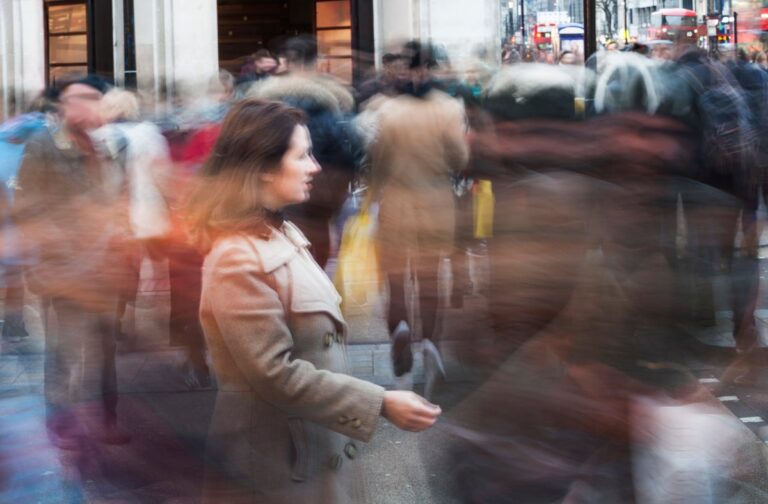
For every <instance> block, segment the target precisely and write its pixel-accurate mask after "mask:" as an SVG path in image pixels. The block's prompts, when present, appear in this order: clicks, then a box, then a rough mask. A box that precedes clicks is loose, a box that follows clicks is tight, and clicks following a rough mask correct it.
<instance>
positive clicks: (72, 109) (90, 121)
mask: <svg viewBox="0 0 768 504" xmlns="http://www.w3.org/2000/svg"><path fill="white" fill-rule="evenodd" d="M108 88H109V86H108V84H107V83H106V82H105V81H104V80H103V79H101V78H99V77H96V76H88V77H84V78H81V79H78V80H74V81H70V82H66V83H64V84H63V85H62V86H61V87H60V88H59V115H60V116H61V119H62V121H63V122H64V124H65V125H66V126H67V127H68V128H69V129H71V130H79V131H88V130H92V129H96V128H98V127H99V126H101V124H102V115H101V100H102V98H103V97H104V93H106V92H107V89H108Z"/></svg>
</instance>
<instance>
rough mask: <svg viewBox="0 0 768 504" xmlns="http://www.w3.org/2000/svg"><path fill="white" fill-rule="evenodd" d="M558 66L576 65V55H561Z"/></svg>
mask: <svg viewBox="0 0 768 504" xmlns="http://www.w3.org/2000/svg"><path fill="white" fill-rule="evenodd" d="M560 64H561V65H575V64H576V55H575V54H573V53H566V54H563V55H562V56H561V57H560Z"/></svg>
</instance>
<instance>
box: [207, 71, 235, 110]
mask: <svg viewBox="0 0 768 504" xmlns="http://www.w3.org/2000/svg"><path fill="white" fill-rule="evenodd" d="M234 92H235V76H234V75H232V74H231V73H230V72H228V71H227V70H224V69H220V70H219V73H218V74H217V75H215V76H213V77H211V78H210V80H209V81H208V94H209V95H210V96H212V97H213V98H215V99H217V100H218V101H222V102H225V101H227V100H229V99H230V98H232V95H233V94H234Z"/></svg>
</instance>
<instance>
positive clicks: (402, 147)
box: [369, 90, 469, 273]
mask: <svg viewBox="0 0 768 504" xmlns="http://www.w3.org/2000/svg"><path fill="white" fill-rule="evenodd" d="M371 106H372V107H373V109H374V110H373V111H372V112H371V113H372V114H373V116H374V117H373V126H372V129H373V133H372V136H373V140H372V143H371V145H370V148H369V161H370V165H371V167H370V168H371V173H370V179H371V180H370V182H371V190H372V191H373V192H374V194H375V196H376V198H377V199H378V200H379V202H380V206H379V230H378V239H379V253H380V259H381V267H382V269H383V270H384V271H386V272H388V273H395V272H398V271H400V270H402V269H403V268H404V266H405V264H406V262H407V258H408V257H410V258H411V259H412V260H413V259H416V258H418V257H435V256H439V255H440V254H443V253H450V252H451V249H452V247H453V240H454V233H455V226H456V215H455V213H456V208H455V202H454V193H453V187H452V182H451V176H452V175H454V174H456V173H458V172H460V171H461V170H463V169H464V168H465V167H466V164H467V160H468V158H469V147H468V143H467V140H466V131H467V125H466V118H465V114H464V107H463V105H462V104H461V102H459V101H458V100H455V99H453V98H451V97H450V96H449V95H447V94H445V93H443V92H441V91H437V90H433V91H430V92H429V94H428V95H427V96H426V97H424V98H422V99H419V98H414V97H412V96H408V95H402V96H398V97H395V98H384V99H380V100H374V102H373V103H372V104H371Z"/></svg>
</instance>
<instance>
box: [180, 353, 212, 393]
mask: <svg viewBox="0 0 768 504" xmlns="http://www.w3.org/2000/svg"><path fill="white" fill-rule="evenodd" d="M181 372H182V373H183V374H184V384H185V385H186V386H187V387H188V388H189V389H190V390H199V389H207V388H210V387H211V371H210V369H208V364H206V363H205V362H202V363H198V364H194V363H193V362H192V361H191V360H187V361H186V362H185V363H184V364H182V366H181Z"/></svg>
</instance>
